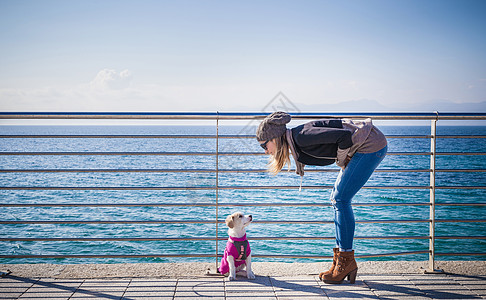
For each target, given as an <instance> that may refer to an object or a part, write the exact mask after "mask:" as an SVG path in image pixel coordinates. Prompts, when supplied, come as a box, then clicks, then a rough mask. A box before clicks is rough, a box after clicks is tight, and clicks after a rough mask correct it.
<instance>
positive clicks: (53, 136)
mask: <svg viewBox="0 0 486 300" xmlns="http://www.w3.org/2000/svg"><path fill="white" fill-rule="evenodd" d="M386 137H387V138H388V139H422V138H425V139H430V138H431V137H432V136H431V135H386ZM436 137H437V138H445V139H484V138H486V135H437V136H436ZM0 138H10V139H17V138H36V139H45V138H49V139H67V138H68V139H216V138H218V139H255V136H254V135H218V136H216V135H205V134H201V135H157V134H130V135H128V134H114V135H99V134H73V135H68V134H64V135H60V134H15V135H14V134H2V135H0Z"/></svg>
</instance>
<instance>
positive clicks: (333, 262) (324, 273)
mask: <svg viewBox="0 0 486 300" xmlns="http://www.w3.org/2000/svg"><path fill="white" fill-rule="evenodd" d="M332 251H334V257H333V258H332V265H331V268H330V269H329V270H328V271H325V272H321V273H319V279H320V280H324V275H328V274H332V272H333V271H334V267H336V262H337V256H338V253H339V248H333V249H332Z"/></svg>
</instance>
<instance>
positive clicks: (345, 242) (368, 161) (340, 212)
mask: <svg viewBox="0 0 486 300" xmlns="http://www.w3.org/2000/svg"><path fill="white" fill-rule="evenodd" d="M387 149H388V147H387V146H385V147H384V148H383V149H381V150H379V151H377V152H374V153H355V154H354V155H353V157H352V158H351V160H350V161H349V163H348V165H347V166H346V168H345V169H344V170H341V172H339V175H338V177H337V179H336V182H335V183H334V187H333V189H332V192H331V203H332V205H333V207H334V224H335V226H336V244H337V246H338V247H339V248H340V249H341V250H348V251H350V250H352V249H353V238H354V229H355V220H354V213H353V208H352V207H351V200H352V199H353V197H354V195H356V193H357V192H358V191H359V190H360V189H361V187H363V185H365V183H366V182H367V181H368V179H369V178H370V177H371V174H373V171H374V170H375V169H376V168H377V167H378V165H379V164H380V163H381V161H382V160H383V159H384V158H385V156H386V152H387Z"/></svg>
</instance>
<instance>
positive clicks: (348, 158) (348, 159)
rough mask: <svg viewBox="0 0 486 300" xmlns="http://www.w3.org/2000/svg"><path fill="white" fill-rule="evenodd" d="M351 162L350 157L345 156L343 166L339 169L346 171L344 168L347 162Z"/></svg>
mask: <svg viewBox="0 0 486 300" xmlns="http://www.w3.org/2000/svg"><path fill="white" fill-rule="evenodd" d="M350 161H351V157H350V156H346V159H345V160H344V164H343V166H341V169H343V171H344V169H346V167H347V166H348V164H349V162H350Z"/></svg>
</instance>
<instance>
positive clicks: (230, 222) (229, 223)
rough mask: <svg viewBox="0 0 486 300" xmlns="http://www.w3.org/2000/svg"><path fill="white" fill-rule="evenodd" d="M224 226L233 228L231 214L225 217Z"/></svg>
mask: <svg viewBox="0 0 486 300" xmlns="http://www.w3.org/2000/svg"><path fill="white" fill-rule="evenodd" d="M226 226H228V227H229V228H233V227H234V226H235V224H234V223H233V216H228V217H227V218H226Z"/></svg>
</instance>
